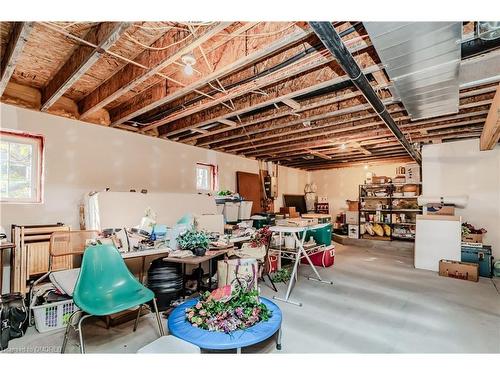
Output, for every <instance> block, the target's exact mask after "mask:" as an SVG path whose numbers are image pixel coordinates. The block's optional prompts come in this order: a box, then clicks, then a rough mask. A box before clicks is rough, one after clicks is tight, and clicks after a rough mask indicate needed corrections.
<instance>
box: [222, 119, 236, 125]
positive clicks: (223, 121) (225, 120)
mask: <svg viewBox="0 0 500 375" xmlns="http://www.w3.org/2000/svg"><path fill="white" fill-rule="evenodd" d="M219 122H220V123H221V124H224V125H227V126H231V127H233V126H236V125H237V123H236V121H232V120H228V119H222V120H220V121H219Z"/></svg>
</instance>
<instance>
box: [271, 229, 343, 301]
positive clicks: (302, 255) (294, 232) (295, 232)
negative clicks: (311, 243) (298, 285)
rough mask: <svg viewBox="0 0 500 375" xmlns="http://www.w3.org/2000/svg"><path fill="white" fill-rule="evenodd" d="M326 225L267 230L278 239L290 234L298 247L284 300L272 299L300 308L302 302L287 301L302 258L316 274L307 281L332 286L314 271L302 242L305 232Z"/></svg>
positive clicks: (275, 297)
mask: <svg viewBox="0 0 500 375" xmlns="http://www.w3.org/2000/svg"><path fill="white" fill-rule="evenodd" d="M326 225H329V224H317V225H312V226H306V227H288V226H280V225H278V226H272V227H270V228H269V230H270V231H271V232H273V233H279V235H280V238H281V236H282V235H283V234H285V233H290V234H292V235H293V236H294V237H295V239H296V244H297V245H298V246H297V247H298V248H297V252H296V255H295V260H294V264H293V270H292V274H291V275H290V281H289V283H288V289H287V291H286V295H285V298H280V297H277V296H273V299H276V300H278V301H283V302H287V303H291V304H294V305H297V306H302V302H295V301H292V300H290V299H289V298H290V294H291V293H292V288H293V285H294V280H295V279H297V271H298V268H299V263H300V260H301V259H302V258H305V259H307V262H308V263H309V265H310V266H311V268H312V269H313V271H314V273H315V274H316V277H308V278H307V279H308V280H313V281H319V282H321V283H325V284H330V285H333V281H329V280H323V279H322V278H321V276H320V275H319V273H318V271H317V270H316V267H314V264H313V263H312V262H311V259H310V258H309V256H308V255H307V252H306V250H305V249H304V242H305V239H306V232H307V230H310V229H319V228H322V227H324V226H326ZM300 233H302V236H301V237H299V234H300Z"/></svg>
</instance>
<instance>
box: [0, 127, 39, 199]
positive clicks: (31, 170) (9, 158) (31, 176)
mask: <svg viewBox="0 0 500 375" xmlns="http://www.w3.org/2000/svg"><path fill="white" fill-rule="evenodd" d="M42 175H43V136H41V135H35V134H29V133H22V132H17V131H14V130H1V131H0V201H2V202H11V203H41V202H42Z"/></svg>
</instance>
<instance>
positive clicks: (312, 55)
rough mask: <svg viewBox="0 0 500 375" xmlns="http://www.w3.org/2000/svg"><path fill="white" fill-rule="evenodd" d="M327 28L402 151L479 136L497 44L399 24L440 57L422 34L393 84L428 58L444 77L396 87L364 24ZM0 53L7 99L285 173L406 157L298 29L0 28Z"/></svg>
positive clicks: (274, 25) (465, 28)
mask: <svg viewBox="0 0 500 375" xmlns="http://www.w3.org/2000/svg"><path fill="white" fill-rule="evenodd" d="M332 25H333V26H334V28H335V31H336V33H338V35H339V36H340V38H341V41H342V43H343V45H345V47H346V51H348V52H347V53H350V54H351V55H352V56H353V58H354V60H355V63H356V64H357V65H358V66H359V68H360V69H361V71H362V72H363V73H364V75H365V76H366V78H367V80H368V82H369V85H370V86H371V87H372V88H373V90H374V91H375V92H376V95H377V96H378V98H379V99H380V100H381V101H382V103H383V104H384V105H385V106H386V108H387V113H388V114H389V115H390V116H391V117H392V119H393V120H394V122H395V124H396V125H397V126H398V127H399V129H400V130H401V132H402V133H403V135H404V137H405V138H406V139H407V140H408V142H410V143H411V144H412V145H413V147H416V148H419V147H420V145H422V144H423V143H430V142H446V141H449V140H456V139H464V138H477V137H479V136H480V135H481V131H482V129H483V125H484V122H485V119H486V116H487V114H488V111H489V109H490V106H491V103H492V101H493V97H494V95H495V91H496V90H497V87H498V82H499V81H500V65H499V64H492V63H491V62H492V61H497V60H498V56H500V38H496V39H493V40H487V41H485V40H482V39H481V38H479V35H475V34H474V31H475V24H474V23H472V22H464V23H452V24H451V25H450V26H449V27H444V25H443V24H441V23H439V24H438V23H407V24H405V26H404V27H403V28H402V29H404V30H405V32H404V34H403V33H402V32H400V33H399V34H398V33H395V34H392V35H391V38H401V39H402V40H403V39H404V38H406V39H408V38H410V36H411V35H412V33H413V32H416V30H421V31H422V30H427V34H428V33H431V35H435V37H436V38H441V39H439V40H440V41H441V42H442V43H443V44H441V46H444V45H445V44H446V48H444V47H442V48H444V49H442V48H441V47H440V48H441V49H440V48H438V47H436V46H435V47H433V43H434V44H436V43H435V42H436V40H437V39H435V40H434V42H433V41H432V40H431V39H430V38H429V37H428V36H427V37H425V38H424V37H423V35H424V34H425V33H424V34H422V38H418V39H416V40H417V41H418V42H419V43H420V42H421V41H423V40H425V42H426V43H424V44H418V43H417V44H415V43H413V44H403V46H404V48H403V50H400V52H401V51H402V52H403V54H402V56H404V58H402V60H401V59H400V60H398V64H399V65H398V66H400V67H406V69H407V70H406V73H404V74H403V76H405V77H407V78H408V77H410V76H412V78H414V77H415V74H419V73H418V72H416V69H417V68H418V65H420V64H421V63H422V61H431V60H430V59H427V58H426V56H427V57H428V56H429V53H430V52H434V53H435V57H436V59H437V60H433V61H435V62H436V63H435V64H434V65H432V66H431V65H430V66H429V67H431V68H433V67H437V66H439V67H442V65H443V64H444V65H445V66H447V67H449V68H450V69H449V72H448V73H449V74H450V77H454V78H453V79H442V78H443V77H445V75H444V74H440V76H439V79H438V80H434V81H432V82H428V81H427V79H425V80H424V81H425V82H426V83H425V84H421V82H420V80H418V79H414V80H413V81H412V80H410V81H408V82H406V86H405V87H404V89H402V88H398V85H400V84H401V82H404V80H400V79H396V80H394V77H395V74H397V72H396V70H395V68H394V66H393V65H391V64H390V65H389V66H384V64H385V61H384V60H385V59H386V57H387V53H388V52H389V51H394V50H393V49H391V44H390V43H388V44H387V46H389V47H387V46H386V45H384V46H383V47H381V46H380V43H379V42H380V41H381V40H379V39H378V38H377V37H374V38H371V33H372V31H371V30H370V29H371V28H374V27H375V26H373V27H372V26H367V28H368V31H370V33H368V32H367V31H366V29H365V26H366V24H363V23H362V22H333V23H332ZM384 25H385V26H384ZM377 27H378V28H379V30H380V29H383V28H384V27H385V28H386V29H388V30H394V28H392V26H390V25H389V24H388V23H381V24H379V25H378V26H377ZM379 34H380V32H377V35H379ZM458 34H460V35H458ZM462 34H463V37H462V36H461V35H462ZM457 35H458V36H457ZM488 35H490V36H491V35H494V34H491V33H490V34H488ZM454 38H455V39H456V38H458V39H462V40H461V42H459V43H455V44H454V46H453V48H452V46H451V40H453V39H454ZM410 39H411V38H410ZM455 42H456V40H455ZM0 44H1V47H2V76H1V80H2V81H0V83H2V84H0V88H3V89H1V91H0V94H1V95H2V96H1V101H2V102H4V103H9V104H14V105H18V106H23V107H27V108H31V109H36V110H41V111H46V112H48V113H52V114H54V115H60V116H66V117H70V118H75V119H80V120H82V121H86V122H90V123H98V124H101V125H105V126H111V127H116V128H118V129H122V130H124V131H130V132H136V133H138V134H146V135H149V136H153V137H161V138H164V139H169V140H172V141H176V142H181V143H186V144H191V145H196V146H200V147H205V148H209V149H213V150H218V151H222V152H226V153H231V154H237V155H241V156H246V157H251V158H257V159H262V160H268V161H275V162H278V163H280V164H282V165H287V166H290V167H296V168H304V169H311V170H312V169H323V168H336V167H344V166H349V165H355V164H359V163H376V162H384V161H387V160H392V161H410V160H412V159H411V158H410V156H409V154H408V153H407V151H406V150H405V149H404V148H403V147H402V146H401V144H400V142H399V141H398V140H397V139H396V137H395V136H394V135H393V133H392V132H391V131H390V130H389V128H387V126H386V125H385V123H384V122H383V121H382V120H381V118H380V117H379V116H378V115H377V112H376V111H375V110H374V109H373V107H372V105H371V104H370V103H369V102H368V101H367V99H366V98H365V96H364V95H363V94H362V93H361V92H360V91H359V90H358V89H357V88H356V86H355V85H354V84H353V83H352V81H351V79H350V77H349V76H348V75H347V74H346V72H345V71H344V70H343V69H342V67H341V65H340V64H339V63H338V62H337V61H336V59H335V58H334V57H333V56H332V54H331V53H330V52H329V50H327V49H326V47H325V46H324V44H323V43H322V42H321V41H320V40H319V38H318V37H317V36H316V34H315V33H314V32H313V30H312V29H311V27H310V26H309V24H308V23H307V22H252V23H250V22H203V23H199V22H198V23H196V22H168V21H164V22H135V23H128V22H102V23H75V22H22V23H19V22H17V23H16V22H1V23H0ZM13 47H16V48H13ZM419 47H422V48H419ZM443 51H444V52H443ZM464 51H465V52H464ZM439 52H442V53H441V54H440V53H439ZM391 53H392V52H391ZM444 53H445V54H444ZM422 54H423V55H422ZM422 56H424V57H422ZM443 56H446V58H443V59H442V60H439V58H442V57H443ZM405 58H406V59H408V61H406V60H405ZM438 60H439V61H438ZM405 61H406V62H405ZM415 61H418V63H417V64H414V62H415ZM408 62H409V63H411V64H407V63H408ZM186 65H189V66H186ZM416 66H417V68H415V67H416ZM408 69H413V70H411V71H408ZM9 70H11V72H10V74H8V73H9ZM191 71H192V73H191ZM461 71H464V72H467V73H463V76H461V73H459V72H461ZM395 72H396V73H395ZM189 73H191V74H189ZM473 73H475V74H473ZM397 77H401V74H399V75H398V76H397ZM456 78H458V79H456ZM405 79H406V78H405ZM429 85H431V87H435V88H437V90H430V89H429V87H430V86H429ZM459 85H460V86H459ZM419 88H420V89H419ZM395 89H396V90H395ZM419 90H421V91H419ZM395 91H397V93H398V95H393V93H394V92H395ZM437 92H439V95H438V96H434V95H432V93H437ZM429 93H431V94H429ZM407 98H408V100H407ZM441 99H442V100H443V101H442V102H439V103H440V104H439V108H440V109H442V110H443V112H439V113H438V112H435V111H434V108H433V109H432V110H431V109H430V107H429V106H428V104H427V102H428V101H429V100H430V102H432V103H435V102H436V101H439V100H441Z"/></svg>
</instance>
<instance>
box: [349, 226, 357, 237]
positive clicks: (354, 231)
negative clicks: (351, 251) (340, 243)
mask: <svg viewBox="0 0 500 375" xmlns="http://www.w3.org/2000/svg"><path fill="white" fill-rule="evenodd" d="M348 236H349V238H355V239H358V238H359V226H358V225H349V227H348Z"/></svg>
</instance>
